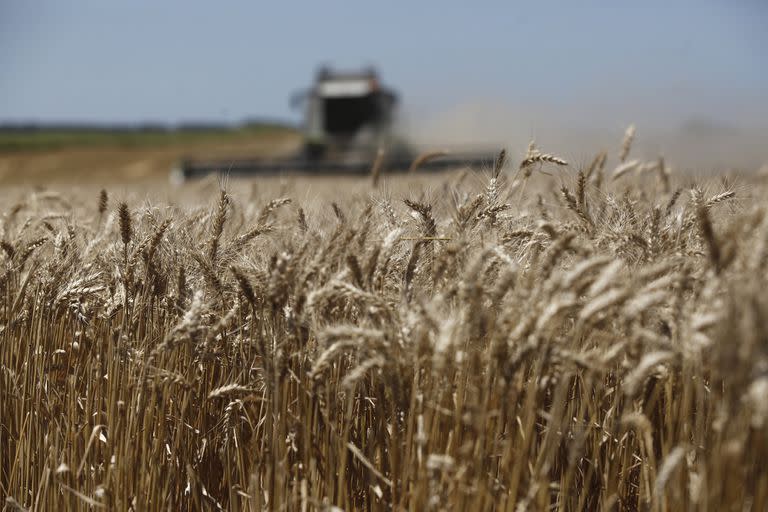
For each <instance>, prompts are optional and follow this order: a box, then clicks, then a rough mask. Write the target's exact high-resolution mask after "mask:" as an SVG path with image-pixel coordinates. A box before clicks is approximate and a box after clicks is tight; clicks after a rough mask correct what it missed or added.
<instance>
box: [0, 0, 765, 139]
mask: <svg viewBox="0 0 768 512" xmlns="http://www.w3.org/2000/svg"><path fill="white" fill-rule="evenodd" d="M473 4H475V5H470V3H469V2H448V1H423V2H365V1H361V2H340V1H332V0H328V1H324V2H291V1H284V2H269V3H267V2H256V1H250V2H246V1H236V0H231V1H226V2H196V1H189V0H165V1H161V2H157V1H143V0H142V1H139V0H133V1H130V2H128V1H124V2H118V1H109V0H94V1H87V0H79V1H78V0H73V1H69V2H64V1H60V0H38V1H24V0H0V122H1V121H8V120H56V121H96V122H137V121H147V120H150V121H160V122H178V121H183V120H225V121H236V120H240V119H244V118H249V117H269V118H279V119H288V120H297V119H298V118H299V113H297V112H294V111H292V110H290V108H289V105H288V97H289V95H290V94H291V93H292V92H293V91H295V90H297V89H300V88H302V87H304V86H306V85H308V84H309V82H310V80H311V79H312V77H313V74H314V70H315V68H316V67H317V66H318V65H319V64H321V63H328V64H331V65H336V66H340V67H344V68H354V67H358V66H361V65H366V64H373V65H376V66H377V67H378V68H379V70H380V72H381V74H382V77H383V80H384V81H385V82H387V83H389V84H391V85H393V86H395V87H396V88H397V89H398V90H399V91H400V92H401V96H402V97H403V100H404V108H405V109H407V110H408V112H410V113H411V114H412V115H415V116H420V115H436V114H437V113H440V112H450V111H451V110H452V109H455V108H460V106H461V105H468V104H470V105H471V104H484V105H486V107H484V108H486V110H488V109H490V110H493V109H494V108H495V107H493V106H491V107H488V106H487V105H506V107H505V108H507V110H508V111H510V112H515V111H519V110H520V109H524V108H527V109H528V111H527V113H526V116H527V117H526V119H528V118H531V117H535V110H537V109H542V110H543V111H547V110H549V111H559V112H561V113H562V114H561V115H563V116H564V117H566V118H568V117H572V118H579V119H584V117H585V116H591V115H594V116H595V119H600V120H601V122H607V123H614V124H619V123H624V122H625V121H627V120H635V119H637V118H640V120H641V121H646V122H648V120H646V119H643V116H645V117H648V118H649V120H651V121H654V122H660V120H663V119H664V118H665V116H668V117H669V118H670V119H672V118H674V119H675V122H676V123H682V122H685V120H688V119H706V120H715V121H717V122H722V123H725V124H728V125H740V124H745V125H753V124H759V123H761V122H764V121H763V119H764V118H765V115H766V113H768V107H767V106H768V28H766V27H768V1H765V0H733V1H726V0H720V1H716V0H679V1H674V0H667V1H661V0H646V1H637V2H619V1H567V0H562V1H531V0H525V1H522V2H511V1H506V2H502V1H499V2H482V3H481V2H476V3H473ZM651 118H653V119H651ZM528 124H529V126H528V128H527V129H529V130H530V129H532V128H531V127H530V121H528Z"/></svg>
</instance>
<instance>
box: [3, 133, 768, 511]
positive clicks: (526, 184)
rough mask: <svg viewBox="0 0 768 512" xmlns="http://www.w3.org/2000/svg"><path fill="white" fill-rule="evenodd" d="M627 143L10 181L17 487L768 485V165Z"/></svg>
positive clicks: (255, 505) (755, 502)
mask: <svg viewBox="0 0 768 512" xmlns="http://www.w3.org/2000/svg"><path fill="white" fill-rule="evenodd" d="M628 133H629V132H628ZM630 144H631V136H628V137H627V139H625V143H624V145H623V147H622V148H621V151H617V153H618V156H619V158H618V160H617V161H616V162H614V163H615V168H614V170H612V171H611V170H610V169H608V166H607V164H606V160H608V161H610V158H608V155H606V154H605V153H601V154H598V155H597V156H596V157H595V159H594V160H593V161H592V162H591V163H589V164H588V165H584V166H576V165H567V164H566V162H565V161H564V160H562V159H560V158H558V157H557V156H554V155H548V154H545V153H541V152H539V151H538V150H537V149H536V147H535V146H534V145H531V147H529V150H528V153H527V154H525V155H522V156H520V158H519V161H520V163H519V164H518V165H513V164H512V163H508V162H507V163H505V159H504V155H500V157H499V161H497V162H496V164H493V165H489V168H488V169H476V170H472V171H469V172H467V171H462V172H458V171H457V172H453V173H448V174H443V175H439V176H430V177H425V176H423V175H419V174H418V170H417V171H416V173H415V174H414V175H411V176H405V177H398V178H394V177H392V178H390V177H388V176H386V175H384V176H381V177H380V176H378V172H376V173H375V174H376V175H375V176H374V179H373V180H371V179H370V178H360V179H349V178H346V179H338V180H325V181H316V182H313V181H312V180H311V179H307V180H302V179H290V180H285V179H273V180H263V181H262V180H259V181H255V182H253V183H252V184H249V183H244V182H236V181H231V182H226V181H221V182H217V181H215V180H208V181H205V182H203V183H198V184H193V185H190V186H189V187H187V188H185V189H183V190H180V191H177V192H173V191H170V192H167V194H166V196H165V197H161V198H160V199H157V198H155V199H147V197H148V196H147V194H148V193H149V191H141V190H140V189H130V190H128V191H126V190H109V189H107V190H103V191H101V192H100V191H99V189H98V188H96V189H93V190H89V189H84V190H80V191H75V190H69V189H66V190H61V191H59V190H47V189H35V190H16V191H14V192H13V193H11V192H5V193H4V196H5V199H4V204H3V207H2V210H3V211H2V218H1V220H2V225H1V226H2V233H1V235H2V236H1V237H0V238H2V243H1V244H0V245H1V246H2V255H0V258H2V270H1V271H2V274H1V275H0V286H1V288H0V386H1V387H0V411H1V412H2V416H1V417H0V493H2V496H3V497H4V500H5V501H4V506H5V510H96V509H107V510H136V511H144V510H217V509H220V510H249V511H258V510H276V511H278V510H285V511H292V510H297V511H307V510H328V511H332V510H335V511H338V510H412V511H420V510H477V511H479V510H497V511H523V510H534V511H549V510H552V511H581V510H606V511H607V510H617V511H619V510H627V511H636V510H637V511H640V510H654V511H656V510H658V511H677V510H682V511H694V510H695V511H698V510H706V511H713V512H714V511H721V510H734V511H744V510H755V511H764V510H768V464H767V463H766V460H768V293H766V289H768V278H767V277H766V265H767V264H768V216H767V215H766V213H767V211H768V201H766V197H768V184H767V182H766V180H765V179H764V178H760V177H757V176H737V177H726V178H718V177H710V178H697V177H696V176H689V175H678V174H676V173H674V172H670V171H669V167H668V166H667V164H665V163H664V162H663V161H662V160H659V161H653V162H640V161H637V160H631V161H629V160H627V158H628V153H629V146H630ZM614 159H615V157H614ZM611 166H613V163H612V164H611ZM379 179H380V181H379V182H378V184H374V183H373V182H374V181H378V180H379Z"/></svg>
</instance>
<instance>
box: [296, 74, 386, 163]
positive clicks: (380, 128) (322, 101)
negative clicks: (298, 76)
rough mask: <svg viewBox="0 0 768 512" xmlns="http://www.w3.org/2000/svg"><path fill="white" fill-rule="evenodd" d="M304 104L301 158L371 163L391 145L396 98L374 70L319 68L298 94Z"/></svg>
mask: <svg viewBox="0 0 768 512" xmlns="http://www.w3.org/2000/svg"><path fill="white" fill-rule="evenodd" d="M299 101H301V102H303V103H304V109H305V116H304V130H303V131H304V155H305V157H306V158H307V159H310V160H335V161H346V162H349V161H354V160H360V159H366V160H369V159H370V157H371V156H372V155H373V154H374V153H375V151H376V150H377V148H379V147H388V146H389V145H390V144H391V134H392V122H393V119H394V114H395V108H396V104H397V97H396V95H395V93H394V92H393V91H391V90H390V89H388V88H386V87H384V86H382V85H381V83H380V81H379V78H378V76H377V74H376V72H375V71H374V70H372V69H371V70H366V71H363V72H357V73H339V72H333V71H330V70H328V69H326V68H323V69H321V70H320V71H319V72H318V74H317V77H316V80H315V84H314V86H313V87H312V88H310V89H309V90H308V91H307V92H305V93H304V94H302V95H301V96H299Z"/></svg>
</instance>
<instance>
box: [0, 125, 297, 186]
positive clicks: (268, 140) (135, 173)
mask: <svg viewBox="0 0 768 512" xmlns="http://www.w3.org/2000/svg"><path fill="white" fill-rule="evenodd" d="M298 144H299V140H298V137H297V136H295V135H291V134H287V133H275V134H264V135H258V136H255V137H254V138H252V139H248V140H238V141H232V142H224V143H223V142H203V143H189V144H175V145H172V146H163V147H148V148H121V147H98V148H70V149H58V150H50V151H27V152H24V151H20V152H9V153H0V185H4V186H7V185H52V184H73V183H82V184H88V183H90V184H101V185H107V184H113V183H137V182H143V183H159V182H167V181H168V179H169V178H168V177H169V174H170V171H171V169H172V168H173V166H174V165H175V164H176V163H177V162H178V161H179V160H180V159H182V158H224V159H226V158H239V157H262V156H263V157H267V156H270V157H271V156H281V155H286V154H290V153H291V152H292V151H294V150H295V149H296V148H297V147H298Z"/></svg>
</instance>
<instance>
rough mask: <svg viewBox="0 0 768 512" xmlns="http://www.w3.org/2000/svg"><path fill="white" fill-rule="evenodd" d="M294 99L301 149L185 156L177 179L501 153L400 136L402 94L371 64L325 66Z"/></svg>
mask: <svg viewBox="0 0 768 512" xmlns="http://www.w3.org/2000/svg"><path fill="white" fill-rule="evenodd" d="M292 104H293V105H294V106H303V107H304V112H305V115H304V126H303V130H302V132H303V145H302V149H301V151H300V152H299V154H298V155H296V156H294V157H292V158H284V159H273V160H268V159H263V158H246V159H232V160H225V159H217V160H183V161H182V162H181V163H180V165H179V166H178V167H177V168H176V169H174V170H173V171H172V176H171V177H172V179H173V180H174V181H183V180H188V179H193V178H198V177H201V176H205V175H207V174H210V173H226V174H228V175H231V176H260V175H270V174H365V173H367V172H370V171H371V169H372V166H373V165H374V163H375V165H376V166H377V167H379V170H380V171H381V172H404V171H408V170H409V169H410V170H413V168H414V167H418V169H419V170H420V171H423V170H432V171H434V170H443V169H451V168H458V167H465V166H480V165H489V164H490V163H492V162H493V160H494V158H495V156H496V155H495V154H492V153H490V152H488V153H486V152H483V153H454V152H451V153H448V152H444V151H437V152H432V153H423V152H421V153H420V152H418V151H415V150H414V148H413V147H411V146H410V145H408V144H407V143H405V142H404V141H402V140H399V139H398V138H396V136H395V134H394V133H393V130H392V126H393V120H394V114H395V110H396V107H397V95H396V94H395V93H394V91H392V90H391V89H388V88H386V87H384V86H382V85H381V83H380V82H379V79H378V76H377V74H376V72H375V71H374V70H372V69H369V70H365V71H362V72H356V73H337V72H333V71H330V70H328V69H325V68H323V69H321V70H320V71H319V72H318V73H317V77H316V81H315V85H314V86H313V87H311V88H310V89H308V90H307V91H305V92H303V93H301V94H299V95H296V96H294V98H293V100H292ZM419 155H421V156H419ZM377 160H378V161H377Z"/></svg>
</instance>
